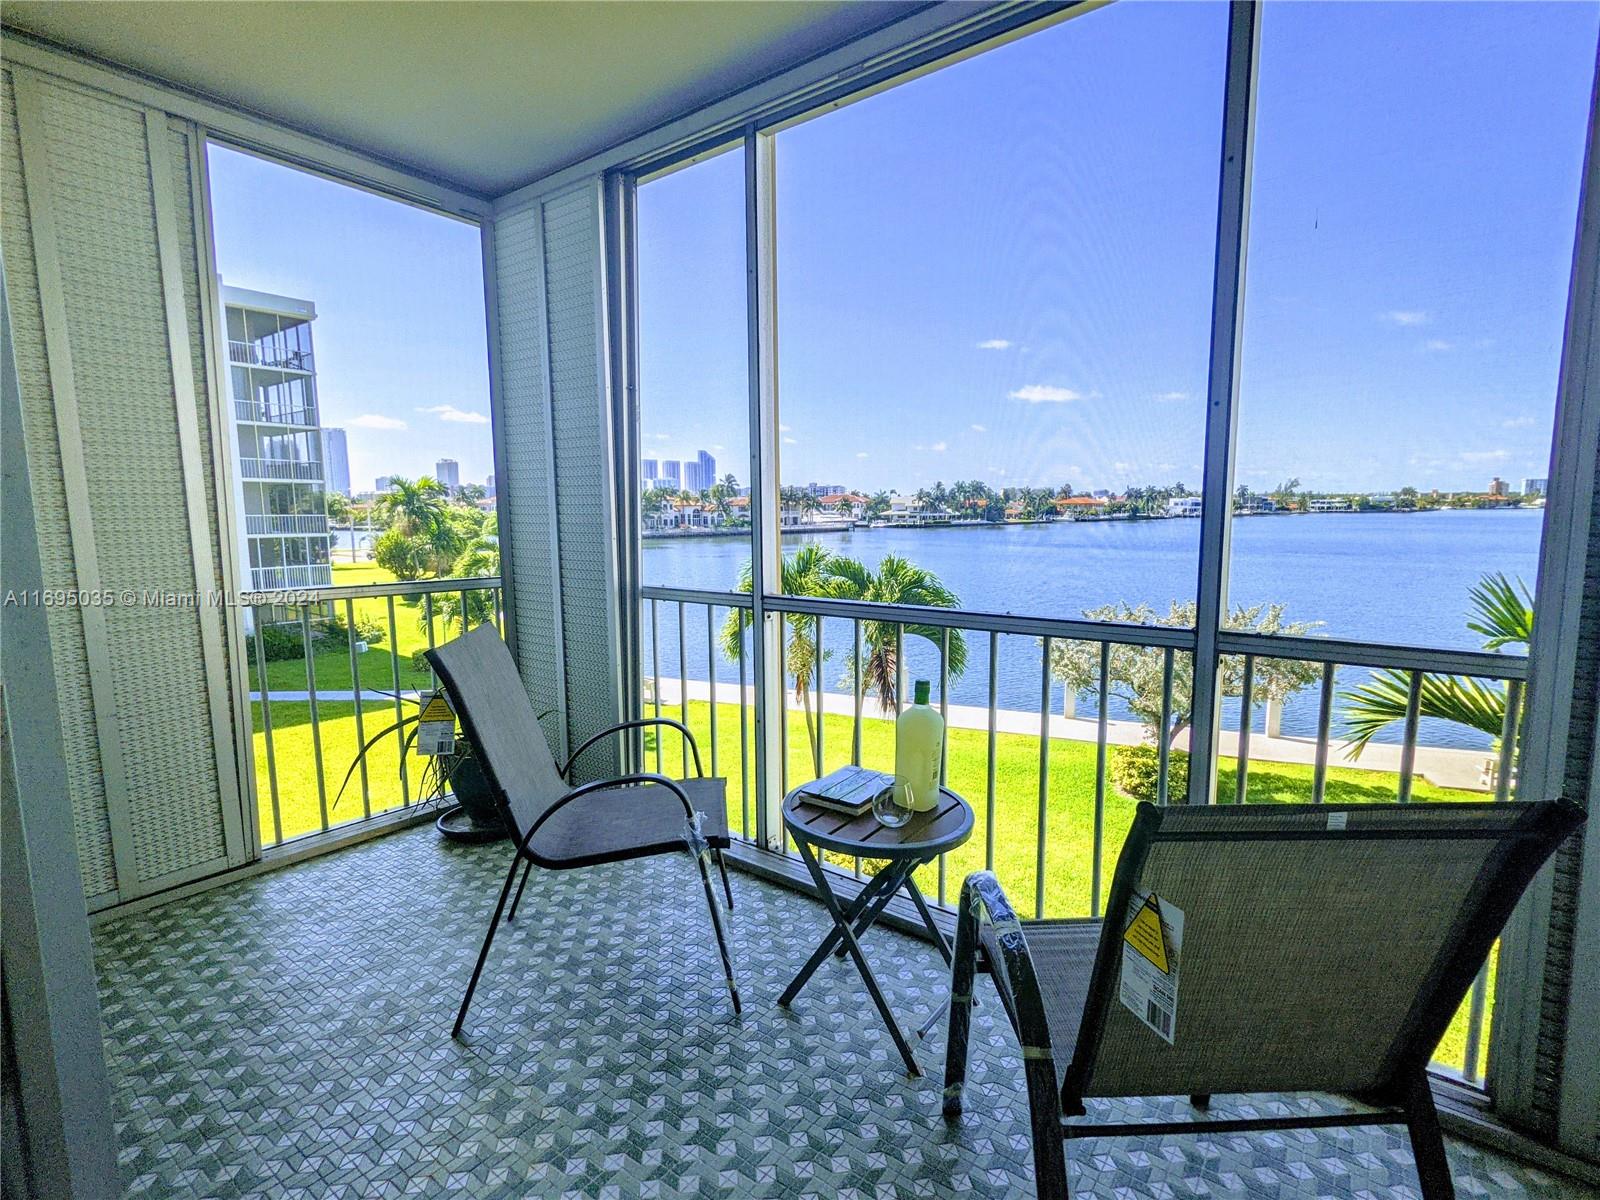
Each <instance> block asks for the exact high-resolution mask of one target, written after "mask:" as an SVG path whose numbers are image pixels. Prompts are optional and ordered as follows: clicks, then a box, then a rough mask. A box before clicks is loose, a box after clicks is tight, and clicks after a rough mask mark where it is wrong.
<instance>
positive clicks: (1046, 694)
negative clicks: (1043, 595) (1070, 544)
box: [1033, 637, 1050, 917]
mask: <svg viewBox="0 0 1600 1200" xmlns="http://www.w3.org/2000/svg"><path fill="white" fill-rule="evenodd" d="M1039 648H1040V655H1039V657H1040V660H1041V663H1042V665H1041V667H1040V670H1039V679H1040V684H1039V823H1038V837H1037V838H1036V839H1035V845H1034V868H1033V870H1034V875H1033V915H1034V916H1036V917H1042V916H1044V845H1045V834H1046V829H1047V827H1048V824H1049V813H1050V639H1049V638H1048V637H1046V638H1042V639H1040V642H1039Z"/></svg>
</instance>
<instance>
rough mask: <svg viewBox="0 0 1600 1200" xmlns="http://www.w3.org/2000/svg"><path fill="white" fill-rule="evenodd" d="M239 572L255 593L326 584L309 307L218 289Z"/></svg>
mask: <svg viewBox="0 0 1600 1200" xmlns="http://www.w3.org/2000/svg"><path fill="white" fill-rule="evenodd" d="M222 302H223V306H224V309H225V311H226V314H227V323H228V366H229V370H228V387H229V392H230V396H229V399H230V401H231V403H230V405H229V415H230V417H231V422H230V429H229V438H228V441H229V445H230V446H232V447H233V453H234V473H233V478H234V500H235V508H236V511H237V512H238V513H239V517H240V520H239V528H238V530H237V537H238V546H239V561H240V564H241V565H242V566H243V567H244V573H243V575H242V578H243V580H244V581H245V582H246V583H247V585H248V586H249V587H250V588H251V589H252V590H255V591H270V590H274V589H278V588H307V587H330V586H332V584H333V572H332V568H331V567H330V566H329V554H328V509H327V480H326V476H325V474H324V467H323V431H322V428H321V425H320V418H319V412H318V408H317V373H316V358H315V354H314V352H313V350H312V343H311V323H312V322H313V321H315V320H316V319H317V309H316V305H315V304H313V303H312V302H311V301H309V300H297V299H294V298H292V297H289V296H275V295H271V294H269V293H266V292H255V291H250V290H248V289H246V288H240V287H231V286H228V285H226V284H224V285H223V287H222Z"/></svg>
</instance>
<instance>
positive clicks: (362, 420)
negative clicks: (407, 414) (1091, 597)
mask: <svg viewBox="0 0 1600 1200" xmlns="http://www.w3.org/2000/svg"><path fill="white" fill-rule="evenodd" d="M345 424H346V425H349V426H352V427H353V428H356V429H404V428H406V423H405V422H404V421H401V420H398V419H397V418H395V417H385V416H383V415H381V414H379V413H362V414H361V415H360V416H359V417H355V418H353V419H351V420H349V421H346V422H345Z"/></svg>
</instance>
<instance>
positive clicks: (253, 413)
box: [233, 400, 317, 426]
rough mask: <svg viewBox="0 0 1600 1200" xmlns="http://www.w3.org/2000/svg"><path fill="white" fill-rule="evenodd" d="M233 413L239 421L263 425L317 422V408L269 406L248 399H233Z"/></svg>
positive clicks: (307, 424)
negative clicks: (256, 422)
mask: <svg viewBox="0 0 1600 1200" xmlns="http://www.w3.org/2000/svg"><path fill="white" fill-rule="evenodd" d="M233 415H234V416H235V417H236V418H238V419H239V420H241V421H259V422H260V423H262V424H263V425H303V426H311V425H315V424H316V423H317V410H316V409H314V408H283V409H280V408H269V407H268V406H267V405H264V404H255V403H252V402H251V401H249V400H235V401H234V402H233Z"/></svg>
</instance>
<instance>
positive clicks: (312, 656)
mask: <svg viewBox="0 0 1600 1200" xmlns="http://www.w3.org/2000/svg"><path fill="white" fill-rule="evenodd" d="M279 569H280V570H289V571H303V570H307V569H311V570H318V571H321V572H322V575H321V577H320V579H319V580H317V581H313V582H311V583H300V582H285V583H266V584H263V583H261V582H259V581H258V582H257V583H256V590H257V591H260V592H273V591H278V590H281V589H282V588H285V587H287V588H291V589H295V592H296V594H295V596H294V597H293V604H292V606H288V607H287V608H286V606H285V603H284V600H283V598H282V597H279V596H272V595H265V596H250V595H247V596H245V597H244V602H245V603H246V604H247V605H249V610H250V613H251V626H252V629H253V630H254V631H255V632H254V633H253V634H252V636H251V638H250V640H249V642H248V644H247V657H248V659H249V663H248V666H249V669H250V706H251V708H252V710H253V714H254V721H255V724H256V726H257V728H258V730H259V732H258V733H257V735H256V740H255V744H254V750H255V761H256V764H257V767H256V777H255V803H256V810H257V812H258V813H259V819H260V823H261V829H262V841H263V842H264V843H266V844H269V845H276V844H278V843H281V842H284V841H286V840H289V839H291V838H296V837H303V836H307V835H311V834H316V833H325V832H327V830H328V829H330V828H331V827H332V826H333V825H334V824H344V823H349V822H351V821H359V820H365V819H368V818H371V817H374V816H378V815H381V814H382V813H384V812H386V811H392V810H394V809H405V808H410V807H413V806H415V805H418V804H425V803H428V802H429V801H431V800H433V799H436V798H437V797H433V796H423V795H419V794H418V787H419V786H420V784H421V782H422V781H421V780H419V779H414V778H413V777H412V772H413V771H414V770H418V769H419V767H420V761H419V760H417V758H416V756H415V755H413V754H409V753H406V752H404V751H402V752H400V753H395V751H396V749H398V748H400V746H401V740H402V739H401V738H400V737H395V738H393V739H392V740H390V741H389V742H388V743H387V749H388V751H389V753H388V755H387V757H382V758H381V761H382V762H383V763H384V766H383V767H382V768H380V767H379V766H378V765H377V764H378V762H379V761H380V758H370V759H369V758H368V757H365V756H363V755H362V754H361V753H360V750H361V748H362V747H364V746H367V745H368V739H369V738H372V737H374V736H375V735H380V736H379V741H381V740H382V738H381V734H382V732H383V730H384V728H385V726H393V725H395V724H396V723H399V722H403V721H406V719H407V718H408V717H410V718H413V719H414V718H415V716H416V714H417V711H418V705H417V698H418V697H419V696H421V695H425V694H426V693H427V692H428V691H429V690H430V689H431V688H432V687H433V686H434V683H435V681H434V680H433V677H432V672H431V671H430V670H429V668H428V666H427V664H426V662H422V661H420V660H419V657H418V656H417V655H416V654H415V652H414V651H415V649H416V648H417V644H418V643H419V642H420V643H421V645H424V646H428V647H431V646H433V645H435V643H436V642H437V641H446V640H449V639H450V638H452V637H454V636H456V634H458V633H460V632H463V625H465V626H466V627H467V628H475V627H477V626H478V625H481V624H483V623H484V622H491V623H493V624H494V625H495V627H496V628H498V629H500V630H502V632H503V631H504V611H505V607H504V596H503V594H502V592H501V587H500V580H499V579H498V578H496V577H494V576H482V577H476V578H472V579H430V580H425V581H418V582H414V583H378V584H364V585H356V586H351V587H334V586H332V585H331V580H330V579H329V577H328V576H329V568H328V567H326V566H323V567H317V568H298V567H291V568H279ZM255 574H256V575H257V576H260V575H262V574H263V572H260V571H257V572H255ZM406 610H410V611H406ZM286 614H287V616H286ZM419 627H420V629H421V630H423V631H424V632H423V633H422V635H421V636H420V637H419V636H418V632H417V631H418V630H419ZM402 635H404V636H402ZM286 646H287V648H288V650H289V653H288V654H285V653H284V650H285V647H286ZM285 659H293V660H295V661H285ZM391 732H392V730H391ZM285 764H288V769H287V770H280V768H281V767H283V766H284V765H285ZM307 764H310V768H311V769H310V770H309V771H308V770H307V769H306V768H307ZM389 769H392V770H394V772H395V774H396V778H394V779H390V780H385V779H383V778H381V777H379V775H380V771H382V770H389ZM313 779H314V787H313V786H312V782H311V781H312V780H313ZM341 792H342V793H343V802H344V807H342V808H341V807H340V801H341Z"/></svg>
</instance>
